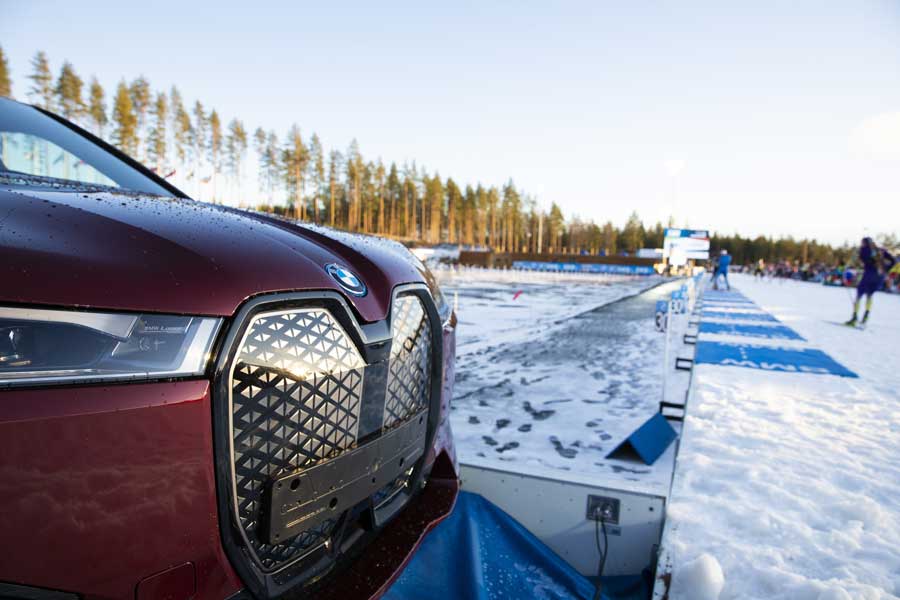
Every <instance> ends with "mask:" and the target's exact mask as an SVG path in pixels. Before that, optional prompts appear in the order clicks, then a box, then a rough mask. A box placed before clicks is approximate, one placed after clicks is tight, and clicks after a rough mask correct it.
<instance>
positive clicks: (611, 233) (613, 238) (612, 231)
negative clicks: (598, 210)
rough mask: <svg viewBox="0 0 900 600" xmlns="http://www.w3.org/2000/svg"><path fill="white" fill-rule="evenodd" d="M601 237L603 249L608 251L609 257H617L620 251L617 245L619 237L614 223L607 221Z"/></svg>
mask: <svg viewBox="0 0 900 600" xmlns="http://www.w3.org/2000/svg"><path fill="white" fill-rule="evenodd" d="M600 237H601V239H602V244H603V249H604V250H605V251H606V254H607V256H615V254H616V252H617V251H618V248H617V244H618V237H619V236H618V231H616V227H615V225H613V224H612V221H607V222H606V224H605V225H603V230H602V231H601V234H600Z"/></svg>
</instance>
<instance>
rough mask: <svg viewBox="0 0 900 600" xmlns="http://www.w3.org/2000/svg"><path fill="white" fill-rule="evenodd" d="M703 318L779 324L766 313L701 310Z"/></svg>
mask: <svg viewBox="0 0 900 600" xmlns="http://www.w3.org/2000/svg"><path fill="white" fill-rule="evenodd" d="M700 314H701V315H703V316H704V317H709V318H710V319H726V320H729V321H738V320H740V321H761V322H764V323H780V322H781V321H779V320H778V319H776V318H775V317H773V316H772V315H770V314H768V313H739V312H722V311H718V310H705V309H704V310H702V311H701V312H700Z"/></svg>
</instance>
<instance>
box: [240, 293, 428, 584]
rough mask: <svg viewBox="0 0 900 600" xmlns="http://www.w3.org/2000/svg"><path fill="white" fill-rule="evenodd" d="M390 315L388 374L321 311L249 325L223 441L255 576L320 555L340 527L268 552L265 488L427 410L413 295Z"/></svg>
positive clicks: (317, 528) (259, 318) (379, 497)
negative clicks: (306, 556) (309, 555)
mask: <svg viewBox="0 0 900 600" xmlns="http://www.w3.org/2000/svg"><path fill="white" fill-rule="evenodd" d="M391 315H392V318H391V333H392V342H391V352H390V356H389V358H388V359H387V364H386V365H385V364H380V365H369V364H367V363H366V362H365V360H364V359H363V356H362V355H361V353H360V351H359V349H358V348H357V347H356V345H355V343H354V342H353V340H352V338H351V337H350V336H349V335H348V334H347V332H346V331H345V329H344V328H343V327H342V326H341V324H340V323H339V322H338V320H337V319H336V318H335V316H334V315H333V314H332V312H330V311H329V310H328V309H326V308H322V307H301V308H291V309H286V310H277V311H272V312H260V313H257V314H256V315H254V316H253V317H251V318H250V320H249V322H248V324H247V326H246V329H245V332H244V335H243V338H242V339H241V341H240V344H239V346H238V349H237V352H236V354H235V358H234V359H233V361H232V367H231V371H230V382H229V387H230V391H231V408H230V410H231V432H230V434H231V439H232V464H233V484H234V496H235V498H234V500H235V505H236V509H237V516H238V521H239V526H240V528H241V530H242V531H243V533H244V537H245V541H246V542H247V543H248V545H249V547H250V549H251V550H252V553H251V554H252V556H253V559H254V560H255V562H256V563H257V565H258V566H259V567H260V568H261V569H262V570H264V571H273V570H277V569H279V568H281V567H282V566H284V565H286V564H289V563H291V562H293V561H294V560H296V559H297V558H299V557H301V556H303V555H304V554H306V553H307V552H310V551H312V550H313V549H314V548H317V547H319V546H321V545H322V544H323V543H324V542H325V541H326V540H328V539H329V537H330V536H331V535H332V534H333V533H334V529H335V527H336V524H337V523H338V520H339V517H340V515H339V514H335V516H334V518H328V519H326V520H324V521H322V522H320V523H316V524H315V525H313V526H310V527H309V528H308V529H304V530H303V531H302V532H301V533H299V534H298V535H296V536H294V537H291V538H290V539H287V540H286V541H283V542H281V543H271V539H269V540H267V538H266V535H265V533H264V525H265V521H266V506H267V505H266V496H265V495H266V490H267V486H268V485H270V482H272V481H273V480H274V479H275V478H278V477H280V476H283V475H285V474H293V473H302V472H303V471H304V470H308V469H310V468H311V467H313V466H316V465H321V464H324V463H327V462H328V461H330V460H333V459H335V458H337V457H339V456H341V455H342V454H343V453H345V452H348V451H351V450H353V449H355V448H357V447H358V446H359V445H364V444H366V443H368V442H369V441H370V440H372V439H376V438H378V437H380V435H381V434H383V433H386V432H387V431H389V430H391V429H392V428H396V427H399V426H400V425H402V424H404V423H405V422H407V421H408V420H410V418H411V417H413V416H415V415H418V414H420V413H421V411H422V409H425V408H427V406H428V402H429V398H430V392H431V367H432V364H431V361H432V333H431V327H430V326H429V319H428V316H427V313H426V311H425V307H424V305H423V301H422V300H421V299H420V298H419V296H417V295H413V294H409V295H401V296H398V297H396V298H395V299H394V302H393V306H392V310H391ZM379 386H380V387H381V388H382V389H380V390H379V389H377V388H378V387H379ZM381 404H383V408H382V407H381V406H380V405H381ZM375 410H377V411H379V412H377V413H374V412H373V411H375ZM368 414H375V415H376V416H377V415H379V414H380V415H381V419H380V423H378V422H377V421H378V419H377V418H376V419H375V421H376V425H375V426H371V425H366V424H365V422H366V421H371V420H372V419H371V418H367V417H365V415H368ZM361 423H362V425H361ZM410 475H411V470H406V471H404V472H402V473H401V472H398V473H397V477H396V479H393V480H392V481H391V483H390V484H388V485H385V486H384V487H383V488H382V489H381V490H378V492H377V493H375V494H372V496H371V498H372V499H373V502H374V503H375V504H376V505H377V504H378V503H382V502H386V499H389V498H390V497H392V496H393V495H394V494H396V493H397V492H398V491H400V490H401V489H402V488H403V487H404V486H407V485H408V484H409V479H410Z"/></svg>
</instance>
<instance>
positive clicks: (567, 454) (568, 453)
mask: <svg viewBox="0 0 900 600" xmlns="http://www.w3.org/2000/svg"><path fill="white" fill-rule="evenodd" d="M550 443H551V444H553V449H554V450H556V453H557V454H559V455H560V456H562V457H563V458H575V457H576V456H577V455H578V450H575V449H574V448H564V447H563V445H562V442H560V441H559V438H557V437H556V436H555V435H554V436H550Z"/></svg>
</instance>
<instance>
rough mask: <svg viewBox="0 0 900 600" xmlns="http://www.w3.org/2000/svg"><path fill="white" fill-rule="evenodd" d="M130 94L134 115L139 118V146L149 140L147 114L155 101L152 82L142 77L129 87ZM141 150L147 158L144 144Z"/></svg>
mask: <svg viewBox="0 0 900 600" xmlns="http://www.w3.org/2000/svg"><path fill="white" fill-rule="evenodd" d="M128 92H129V94H130V95H131V105H132V106H133V107H134V114H135V116H136V117H137V137H138V144H140V143H141V142H142V141H144V140H145V139H146V138H147V136H146V131H147V113H148V112H149V110H150V103H151V102H152V100H153V98H152V93H151V91H150V82H149V81H147V79H146V78H145V77H144V76H143V75H141V76H140V77H138V78H137V79H135V80H134V81H132V82H131V85H130V86H128ZM140 148H141V154H142V156H146V153H145V152H144V146H143V144H140Z"/></svg>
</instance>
